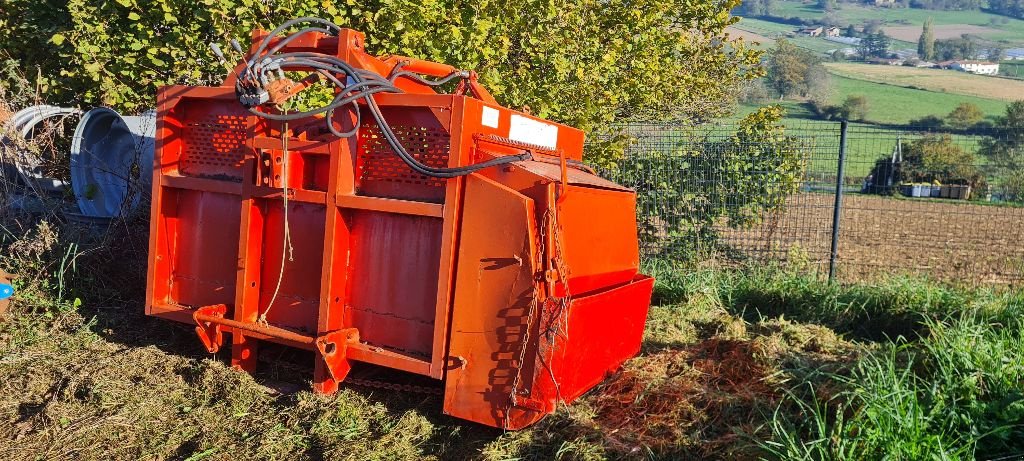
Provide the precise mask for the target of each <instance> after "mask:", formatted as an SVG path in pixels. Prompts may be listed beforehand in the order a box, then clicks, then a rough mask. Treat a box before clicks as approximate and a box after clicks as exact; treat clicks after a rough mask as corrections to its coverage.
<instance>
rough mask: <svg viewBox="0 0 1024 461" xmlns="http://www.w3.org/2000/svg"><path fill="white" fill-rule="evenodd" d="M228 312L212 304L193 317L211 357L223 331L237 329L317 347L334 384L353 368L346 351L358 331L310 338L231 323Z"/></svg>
mask: <svg viewBox="0 0 1024 461" xmlns="http://www.w3.org/2000/svg"><path fill="white" fill-rule="evenodd" d="M227 313H228V306H227V305H225V304H215V305H212V306H203V307H200V308H199V309H196V311H195V312H194V313H193V314H192V318H193V320H195V322H196V333H197V334H198V335H199V341H201V342H202V343H203V346H205V347H206V350H207V351H209V352H210V353H211V354H213V353H216V352H217V351H219V350H220V347H221V346H222V345H223V344H224V332H225V328H236V329H239V330H244V331H249V332H253V333H258V334H262V335H266V336H271V337H274V338H280V339H283V340H286V341H290V342H294V343H299V344H305V345H308V346H313V347H316V350H317V351H318V352H320V354H319V355H320V357H323V360H324V364H325V365H327V371H328V372H329V373H330V374H331V378H333V379H334V380H335V381H339V382H340V381H344V380H345V377H346V376H348V373H349V371H351V369H352V366H351V365H350V364H349V362H348V357H347V352H348V345H349V344H357V343H359V330H357V329H355V328H343V329H340V330H334V331H329V332H326V333H324V334H322V335H320V336H316V337H313V336H308V335H304V334H301V333H296V332H294V331H291V330H286V329H284V328H280V327H275V326H271V325H261V324H258V323H246V322H239V321H237V320H231V319H228V318H226V316H227Z"/></svg>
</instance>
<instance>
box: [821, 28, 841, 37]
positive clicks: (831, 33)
mask: <svg viewBox="0 0 1024 461" xmlns="http://www.w3.org/2000/svg"><path fill="white" fill-rule="evenodd" d="M839 33H840V30H839V28H838V27H836V26H831V27H829V28H828V29H825V36H826V37H838V36H839Z"/></svg>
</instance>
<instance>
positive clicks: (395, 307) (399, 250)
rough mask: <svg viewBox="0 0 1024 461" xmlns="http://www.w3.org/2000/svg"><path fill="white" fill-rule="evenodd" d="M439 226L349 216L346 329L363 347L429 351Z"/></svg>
mask: <svg viewBox="0 0 1024 461" xmlns="http://www.w3.org/2000/svg"><path fill="white" fill-rule="evenodd" d="M441 229H442V221H441V220H440V219H438V218H433V217H427V216H410V215H401V214H394V213H382V212H376V211H363V210H353V211H352V219H351V231H350V232H351V235H350V241H351V244H350V247H351V254H350V261H349V294H348V303H347V304H346V306H345V317H346V319H347V320H346V322H345V324H346V325H351V326H353V327H355V328H358V329H359V331H360V332H361V335H362V336H361V339H362V340H363V341H365V342H367V343H369V344H373V345H376V346H383V347H387V348H392V349H398V350H403V351H408V352H412V353H416V354H419V355H423V356H429V355H430V352H431V351H432V346H433V345H432V338H433V332H434V312H435V310H436V304H435V300H436V298H437V277H438V270H439V268H438V265H439V263H440V260H441Z"/></svg>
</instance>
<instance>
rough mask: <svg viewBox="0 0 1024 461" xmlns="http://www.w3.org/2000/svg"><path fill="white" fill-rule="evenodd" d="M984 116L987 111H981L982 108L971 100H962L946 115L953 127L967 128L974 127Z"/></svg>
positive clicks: (947, 120)
mask: <svg viewBox="0 0 1024 461" xmlns="http://www.w3.org/2000/svg"><path fill="white" fill-rule="evenodd" d="M984 118H985V113H984V112H982V111H981V108H979V107H978V106H976V105H974V104H971V103H969V102H962V103H960V105H958V106H956V108H955V109H953V111H952V112H950V113H949V115H947V116H946V122H947V123H949V126H951V127H953V128H956V129H960V130H966V129H968V128H971V127H974V126H975V125H977V124H978V122H980V121H981V120H982V119H984Z"/></svg>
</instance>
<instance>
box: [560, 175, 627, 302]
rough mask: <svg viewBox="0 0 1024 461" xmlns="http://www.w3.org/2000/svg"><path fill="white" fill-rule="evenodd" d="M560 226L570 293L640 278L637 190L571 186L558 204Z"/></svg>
mask: <svg viewBox="0 0 1024 461" xmlns="http://www.w3.org/2000/svg"><path fill="white" fill-rule="evenodd" d="M559 187H560V186H559ZM558 223H559V226H560V227H561V230H560V235H561V237H562V238H561V245H562V250H563V251H564V258H565V262H566V265H567V266H568V267H569V271H570V273H569V292H570V293H573V294H582V293H587V292H589V291H593V290H596V289H599V288H603V287H608V286H611V285H616V284H620V283H625V282H628V281H630V280H632V279H633V276H635V275H636V274H637V268H639V267H640V249H639V246H638V243H637V233H636V195H635V194H634V193H633V192H632V191H619V190H607V189H597V188H592V187H581V186H572V185H570V186H569V187H568V188H567V190H566V192H565V194H564V196H563V197H561V198H560V199H559V202H558ZM595 249H600V251H594V250H595Z"/></svg>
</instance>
